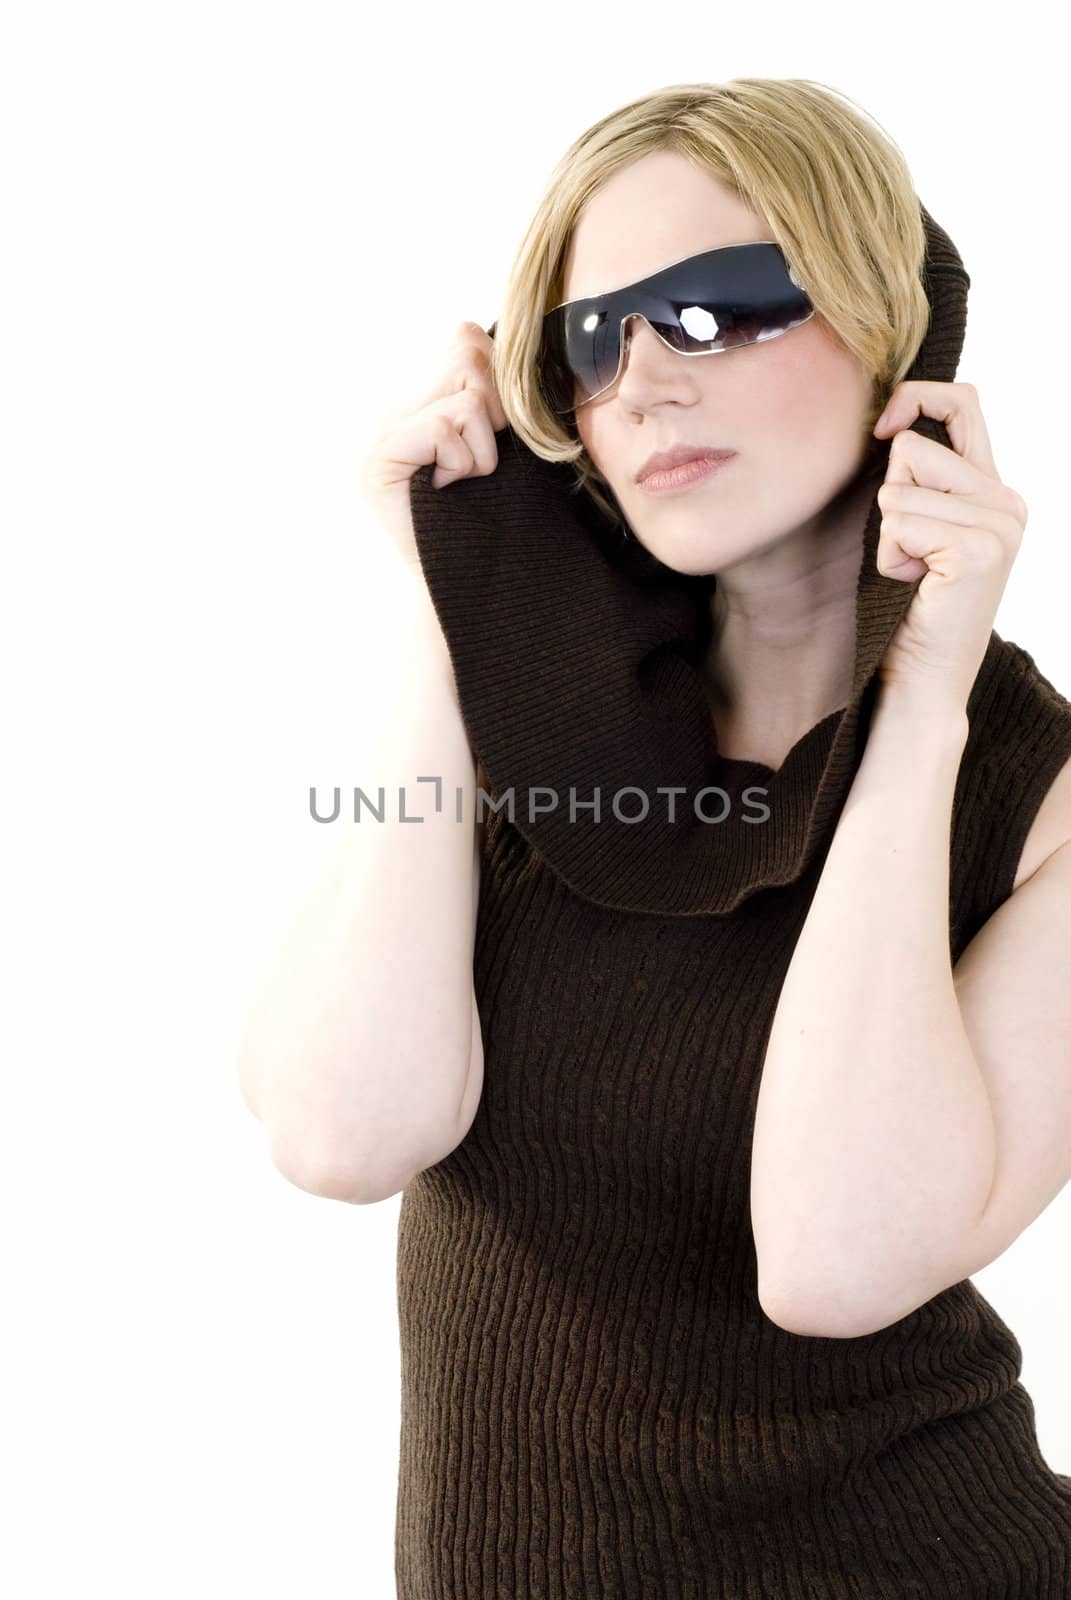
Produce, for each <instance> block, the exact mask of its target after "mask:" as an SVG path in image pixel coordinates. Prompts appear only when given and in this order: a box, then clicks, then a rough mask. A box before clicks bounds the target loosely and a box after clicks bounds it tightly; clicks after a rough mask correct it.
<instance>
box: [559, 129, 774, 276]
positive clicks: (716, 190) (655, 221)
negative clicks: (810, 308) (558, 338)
mask: <svg viewBox="0 0 1071 1600" xmlns="http://www.w3.org/2000/svg"><path fill="white" fill-rule="evenodd" d="M758 239H767V240H772V239H773V233H772V232H771V230H770V227H769V224H768V223H767V222H766V221H765V219H764V218H763V217H761V216H759V215H758V214H757V213H756V212H755V211H753V210H752V208H751V207H750V206H749V205H748V204H747V202H746V201H745V200H744V199H743V198H742V197H741V196H740V195H738V194H737V193H736V192H735V190H734V189H732V188H731V187H730V186H729V185H728V184H726V183H725V182H723V180H722V179H720V178H719V177H717V176H716V175H715V174H714V173H713V172H710V171H708V170H706V169H705V168H701V167H699V166H697V165H696V164H695V163H694V162H692V161H689V160H687V159H686V158H685V157H683V156H680V155H677V154H675V153H670V152H667V151H658V152H655V153H653V154H650V155H647V156H645V157H643V158H642V159H640V160H638V161H635V162H633V163H632V164H631V165H629V166H627V167H623V168H621V169H619V170H618V171H617V172H615V173H613V174H612V175H611V176H610V177H609V178H608V179H607V180H606V181H605V182H604V183H603V185H602V186H601V187H600V188H599V189H598V190H597V191H596V192H595V193H594V194H593V195H591V196H590V197H589V199H588V200H587V201H586V203H585V204H584V206H583V207H582V209H581V211H580V213H579V215H578V216H577V218H576V221H575V223H574V224H573V230H572V234H571V235H570V239H569V245H568V249H567V251H566V254H565V259H564V262H563V271H562V294H561V297H560V298H561V299H563V300H580V299H587V298H588V297H589V296H594V295H599V294H606V293H609V292H610V291H611V290H613V289H617V288H624V287H625V286H626V285H627V284H630V283H636V282H638V281H639V280H640V279H642V278H649V277H651V276H652V275H653V274H654V273H656V272H660V271H661V270H662V269H663V268H664V267H668V266H670V265H671V264H672V263H673V262H675V261H682V260H684V259H685V258H686V257H688V256H694V255H699V254H701V253H702V252H704V251H707V250H718V249H721V248H722V247H723V246H725V245H735V244H749V243H751V242H752V241H753V240H758Z"/></svg>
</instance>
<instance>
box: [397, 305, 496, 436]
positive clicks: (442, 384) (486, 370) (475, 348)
mask: <svg viewBox="0 0 1071 1600" xmlns="http://www.w3.org/2000/svg"><path fill="white" fill-rule="evenodd" d="M491 351H492V341H491V339H490V338H488V336H487V334H486V333H485V332H484V330H483V329H482V328H480V327H477V325H476V324H475V323H472V322H466V323H463V324H462V332H460V333H459V334H458V337H457V338H456V339H455V341H454V343H453V344H452V345H451V346H450V348H449V351H448V353H447V355H446V358H445V360H444V361H443V363H442V366H441V368H440V370H439V375H438V377H437V378H436V379H435V380H434V382H433V383H432V384H431V386H430V388H427V389H425V390H423V391H422V392H421V394H420V395H419V396H418V397H417V398H416V400H414V401H413V408H414V409H421V408H423V407H424V406H429V405H431V404H432V403H433V402H434V401H436V400H443V399H445V398H446V397H447V395H451V394H457V393H459V392H460V391H461V390H462V389H476V390H478V391H479V393H480V394H482V395H483V397H484V401H485V403H486V406H487V413H488V416H489V417H490V418H491V424H492V427H493V429H494V431H495V432H496V433H498V432H500V431H501V429H503V428H504V427H505V426H506V414H505V411H504V410H503V408H502V401H501V398H500V396H499V393H498V389H497V387H496V385H495V382H494V378H493V375H492V371H491Z"/></svg>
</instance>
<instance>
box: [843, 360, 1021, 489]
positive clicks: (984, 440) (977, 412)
mask: <svg viewBox="0 0 1071 1600" xmlns="http://www.w3.org/2000/svg"><path fill="white" fill-rule="evenodd" d="M920 414H921V415H923V416H927V417H932V418H933V419H934V420H935V421H937V422H943V423H944V425H945V427H946V429H947V430H948V437H949V440H950V441H951V444H952V449H953V450H954V451H955V453H956V454H957V455H958V456H961V457H962V458H963V460H965V461H969V462H970V463H971V465H972V466H974V467H976V468H977V469H978V471H979V472H982V473H984V474H985V475H986V476H987V477H990V478H996V480H997V482H998V483H999V482H1000V474H999V473H998V472H997V468H996V463H995V462H994V460H993V450H992V446H991V444H990V440H989V429H988V428H987V427H986V423H985V418H984V417H983V415H982V406H981V401H980V400H979V398H978V391H977V389H976V388H975V387H974V385H973V383H937V382H928V381H923V380H919V381H913V382H910V383H907V382H905V383H899V384H897V386H896V388H895V389H894V390H893V392H892V395H891V397H890V399H889V403H888V405H887V406H886V407H885V410H884V411H883V412H882V414H881V416H880V417H879V418H878V420H877V422H876V423H875V424H874V432H875V434H877V435H878V436H879V437H886V436H888V435H889V434H891V433H896V432H898V431H899V430H900V429H901V428H910V426H911V424H912V423H913V422H914V420H915V418H916V417H917V416H919V415H920ZM918 437H920V438H921V437H922V435H921V434H920V435H919V436H918ZM928 442H931V443H932V441H928Z"/></svg>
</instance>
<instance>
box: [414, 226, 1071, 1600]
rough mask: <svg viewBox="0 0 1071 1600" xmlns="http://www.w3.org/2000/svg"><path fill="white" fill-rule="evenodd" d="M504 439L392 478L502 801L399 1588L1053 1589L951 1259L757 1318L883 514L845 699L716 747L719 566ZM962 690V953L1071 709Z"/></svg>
mask: <svg viewBox="0 0 1071 1600" xmlns="http://www.w3.org/2000/svg"><path fill="white" fill-rule="evenodd" d="M921 209H922V216H923V220H924V223H925V227H926V235H927V257H926V264H925V283H926V289H927V294H928V296H929V299H930V305H931V310H932V315H931V321H930V327H929V330H928V332H927V334H926V337H925V340H924V343H923V345H922V348H921V349H920V351H919V354H918V357H917V359H916V361H915V363H914V365H913V367H912V369H911V371H910V372H909V373H908V377H909V378H934V379H938V380H943V381H952V380H953V379H954V377H955V373H956V367H957V363H958V360H959V356H960V351H961V346H962V339H963V332H964V327H965V321H966V291H967V287H968V284H969V278H968V276H967V273H966V271H965V270H964V267H963V263H962V261H961V260H960V257H959V255H958V253H957V251H956V249H955V247H954V246H953V244H952V242H951V241H950V239H949V238H948V236H947V235H946V234H945V233H944V231H943V230H942V229H941V228H940V227H939V226H938V225H937V224H936V223H935V222H934V221H933V219H932V218H931V217H930V216H929V214H928V212H926V210H925V208H921ZM913 426H914V427H915V428H916V430H917V431H919V432H921V433H923V434H925V435H927V436H929V437H932V438H936V439H937V440H939V442H941V443H943V444H948V443H949V440H948V435H947V433H946V432H945V430H944V428H943V426H942V425H941V424H940V423H936V422H933V421H932V420H931V419H929V418H925V417H920V418H919V419H917V421H916V422H915V423H914V424H913ZM496 444H497V447H498V455H499V460H498V466H497V468H496V470H495V472H494V473H493V474H491V475H490V476H488V477H482V478H471V479H462V480H459V481H458V482H456V483H454V484H451V485H450V486H449V487H448V488H447V489H446V490H443V491H438V490H434V489H432V487H431V476H432V471H433V469H432V468H431V467H423V468H421V469H420V470H419V471H417V472H416V473H415V474H414V476H413V478H412V481H411V507H412V513H413V522H414V528H415V532H416V538H417V545H418V550H419V554H420V559H421V562H422V566H423V570H424V574H425V578H426V580H427V583H428V586H429V589H430V592H431V595H432V598H433V601H434V604H435V607H436V610H437V613H438V616H439V619H440V622H441V624H442V627H443V630H444V633H445V636H446V639H447V642H448V646H449V649H450V654H451V659H452V662H453V666H454V670H455V676H456V680H457V685H458V693H459V703H460V705H461V709H462V715H463V717H464V720H465V724H466V727H467V729H468V732H469V735H470V738H471V741H472V746H473V749H474V751H475V752H476V755H477V757H478V760H479V764H480V768H481V781H482V782H483V783H484V786H485V788H487V789H488V791H489V793H490V794H491V797H492V807H491V809H490V811H489V813H488V815H487V826H486V831H485V836H484V840H483V846H482V881H481V886H480V895H479V906H478V916H477V924H476V937H475V948H474V956H473V971H474V985H475V992H476V997H477V1003H478V1007H479V1014H480V1022H481V1028H482V1034H483V1044H484V1084H483V1093H482V1097H481V1100H480V1104H479V1107H478V1110H477V1112H476V1116H475V1120H474V1121H473V1124H472V1127H471V1129H470V1130H469V1132H468V1134H467V1135H466V1137H465V1138H464V1139H463V1140H462V1142H461V1143H460V1144H459V1145H458V1146H457V1148H456V1149H455V1150H453V1151H452V1152H451V1154H450V1155H449V1156H447V1157H446V1159H444V1160H443V1161H441V1162H439V1163H438V1164H437V1165H435V1166H433V1167H430V1168H428V1169H426V1170H424V1171H422V1172H420V1173H418V1174H417V1176H416V1177H415V1178H413V1179H412V1181H411V1182H410V1183H409V1184H408V1186H407V1187H406V1189H405V1190H404V1192H403V1195H402V1203H401V1210H400V1214H399V1230H398V1256H397V1289H398V1312H399V1331H400V1338H401V1357H402V1395H401V1436H400V1472H399V1483H398V1498H397V1522H396V1537H395V1552H396V1560H395V1567H396V1576H397V1585H398V1588H397V1593H398V1597H399V1600H492V1597H495V1600H641V1597H642V1600H656V1597H657V1600H686V1597H687V1600H707V1597H709V1600H715V1597H717V1600H765V1597H767V1596H768V1597H770V1600H774V1597H776V1600H849V1597H851V1600H908V1597H918V1600H923V1597H925V1600H952V1597H956V1600H983V1597H986V1600H990V1597H991V1600H997V1597H1001V1600H1004V1597H1006V1600H1012V1597H1013V1596H1014V1597H1015V1600H1026V1597H1027V1596H1029V1597H1030V1600H1057V1596H1060V1597H1062V1600H1066V1597H1068V1596H1071V1477H1067V1476H1062V1475H1059V1474H1057V1473H1055V1472H1054V1471H1053V1470H1052V1469H1051V1468H1050V1466H1049V1465H1048V1463H1047V1462H1046V1461H1045V1460H1044V1459H1043V1457H1042V1454H1041V1452H1040V1449H1039V1446H1038V1440H1037V1435H1036V1431H1035V1417H1034V1407H1033V1403H1032V1401H1031V1399H1030V1396H1029V1394H1028V1393H1027V1391H1026V1390H1025V1389H1024V1387H1023V1386H1022V1384H1021V1383H1020V1381H1019V1377H1020V1373H1021V1367H1022V1351H1021V1348H1020V1346H1019V1344H1018V1342H1017V1340H1016V1338H1015V1335H1014V1334H1013V1333H1012V1332H1011V1330H1010V1329H1009V1328H1008V1327H1007V1326H1006V1324H1005V1323H1004V1322H1003V1321H1002V1320H1001V1318H1000V1317H999V1316H998V1315H997V1313H996V1311H995V1310H994V1308H993V1307H992V1306H991V1305H990V1304H989V1303H988V1301H986V1300H985V1299H984V1297H983V1296H982V1295H981V1294H980V1293H979V1292H978V1291H977V1290H976V1289H975V1287H974V1286H973V1284H972V1283H971V1282H970V1280H969V1279H968V1280H965V1281H963V1282H962V1283H959V1284H956V1285H955V1286H953V1287H952V1288H949V1289H947V1290H945V1291H944V1292H943V1293H941V1294H939V1295H937V1296H936V1297H935V1298H934V1299H932V1300H931V1301H929V1302H928V1303H927V1304H925V1305H923V1306H921V1307H919V1308H918V1309H917V1310H916V1311H914V1312H913V1313H911V1314H910V1315H909V1316H906V1317H904V1318H902V1319H901V1320H900V1321H898V1322H896V1323H894V1324H893V1325H892V1326H890V1327H887V1328H884V1329H882V1330H881V1331H880V1332H878V1333H875V1334H872V1335H869V1336H865V1337H861V1338H848V1339H845V1338H818V1337H802V1336H797V1335H793V1334H791V1333H788V1332H786V1331H785V1330H783V1329H781V1328H780V1327H779V1326H777V1325H776V1324H774V1323H773V1322H771V1321H770V1319H769V1318H768V1317H767V1316H766V1315H765V1314H764V1312H763V1310H762V1308H761V1306H760V1305H759V1301H758V1294H757V1268H756V1256H755V1248H754V1241H753V1237H752V1232H751V1227H750V1218H749V1182H750V1173H749V1151H750V1144H751V1133H752V1130H753V1122H754V1111H755V1103H756V1096H757V1092H758V1086H759V1080H760V1077H761V1069H762V1063H763V1058H764V1053H765V1048H766V1042H767V1037H768V1032H769V1028H770V1025H771V1023H772V1020H773V1013H774V1010H775V1007H776V1003H777V999H778V996H779V992H780V988H781V984H782V982H783V979H784V976H785V973H786V970H787V967H788V963H789V961H790V959H791V955H792V951H793V948H794V945H795V942H796V940H797V938H798V935H799V933H800V930H801V928H802V925H803V922H804V919H805V917H806V914H807V909H808V905H809V903H810V900H811V898H812V896H813V894H814V891H815V888H816V887H817V882H818V878H819V876H820V874H821V869H822V863H823V860H824V857H825V854H826V852H827V850H828V848H829V844H830V842H831V838H832V834H833V831H834V830H835V827H836V823H837V818H838V816H839V814H840V810H841V808H842V806H843V803H844V800H845V797H846V795H847V792H848V790H849V788H850V786H851V783H852V780H853V778H854V775H855V772H856V770H857V768H858V765H859V760H860V758H861V754H862V750H863V747H864V744H865V740H866V731H867V727H868V724H869V720H870V717H871V713H872V710H873V702H874V697H875V691H876V687H877V681H876V668H877V665H878V663H879V662H880V660H881V657H882V654H883V652H884V650H885V647H886V645H887V644H888V642H889V640H890V639H891V637H892V635H893V633H894V631H895V629H896V626H897V624H898V623H899V621H900V619H901V617H902V616H903V614H904V612H905V610H906V608H907V606H908V604H909V603H910V600H911V598H912V596H913V594H914V592H915V589H916V588H917V582H916V583H915V584H903V583H899V582H897V581H895V580H893V579H887V578H885V577H883V576H882V575H881V574H880V573H879V572H878V571H877V569H876V566H875V554H876V549H877V536H878V527H879V523H880V520H881V511H880V507H879V506H878V504H877V501H876V500H875V501H874V503H873V505H872V507H871V509H870V511H869V513H868V516H867V520H866V524H865V529H864V532H863V536H862V537H863V546H864V549H863V559H862V563H861V568H860V573H859V580H858V591H857V625H856V652H855V672H854V682H853V690H852V695H851V699H850V701H849V703H848V705H847V706H845V707H842V708H841V709H840V710H838V711H836V712H834V713H832V714H831V715H830V716H828V717H825V718H824V719H823V720H822V721H820V722H819V723H817V724H816V725H815V726H814V727H812V728H811V729H810V730H809V732H808V733H807V734H805V735H804V736H803V737H802V738H801V739H799V740H798V741H797V743H796V744H795V745H794V746H793V747H792V749H791V750H790V752H789V754H788V756H787V757H786V759H785V761H784V762H783V763H782V765H781V766H780V767H779V768H777V769H776V770H773V769H771V768H770V767H767V766H764V765H762V764H761V763H758V762H751V761H740V760H736V759H729V758H725V757H722V756H721V755H720V754H719V751H718V748H717V741H716V736H715V730H714V727H713V722H712V717H711V714H710V710H709V707H708V702H707V699H706V695H705V693H704V690H703V686H702V681H701V677H700V673H699V666H700V662H701V660H702V655H703V651H704V647H705V645H706V643H707V641H708V638H709V626H710V594H711V590H712V587H713V585H714V583H715V581H716V580H715V579H713V578H711V577H710V576H709V575H708V576H705V577H702V578H698V579H697V578H694V577H691V576H687V575H681V574H679V573H676V572H674V571H671V570H670V569H668V568H666V567H665V566H663V565H662V564H661V563H659V562H658V561H657V560H656V559H655V558H654V557H653V556H651V555H650V553H649V552H647V551H646V550H645V548H644V547H643V546H642V545H640V544H638V542H636V541H629V542H624V543H623V542H622V541H621V538H620V534H619V532H615V531H614V530H613V529H611V528H610V527H609V526H608V525H607V523H606V521H605V519H603V518H602V516H601V513H600V512H599V511H598V509H597V508H596V507H595V506H594V503H593V502H592V501H591V500H590V497H588V496H586V495H584V494H582V493H577V492H576V488H575V484H576V479H575V474H574V469H573V467H572V465H571V464H569V463H548V462H546V461H544V460H542V458H539V457H537V456H536V455H534V454H533V453H532V452H531V451H530V450H529V449H528V448H527V447H526V446H524V445H523V444H522V442H521V440H520V439H519V438H518V437H517V435H516V434H515V433H514V432H513V431H512V430H511V429H510V428H508V427H507V428H506V429H504V430H502V431H500V432H499V433H498V434H497V435H496ZM880 447H881V448H883V449H885V450H887V449H888V442H887V441H886V442H884V443H883V444H882V445H881V446H880ZM967 712H968V719H969V734H968V737H967V741H966V744H965V748H964V753H963V757H962V761H961V766H960V770H959V775H958V779H957V783H956V789H955V800H954V806H953V813H952V829H951V839H950V848H951V861H950V877H951V882H950V897H949V899H950V903H949V949H950V954H951V959H952V961H953V963H954V962H955V961H957V960H958V959H959V956H960V955H961V953H962V952H963V950H964V949H965V947H966V946H967V944H968V943H969V942H970V940H971V938H972V937H973V936H974V934H975V933H976V932H977V931H978V929H979V928H980V927H981V926H982V925H983V923H984V922H985V921H986V920H987V919H988V918H989V917H990V916H992V914H993V912H994V911H996V909H997V907H998V906H999V905H1000V904H1001V903H1002V902H1003V901H1004V900H1005V899H1006V898H1007V897H1008V895H1009V894H1010V893H1011V891H1012V884H1013V881H1014V877H1015V872H1016V868H1017V865H1018V862H1019V858H1020V854H1021V851H1022V846H1023V842H1024V840H1025V838H1026V835H1027V832H1028V830H1029V828H1030V825H1031V823H1032V821H1033V819H1034V817H1035V815H1036V813H1037V810H1038V807H1039V805H1040V803H1041V800H1042V798H1043V796H1044V794H1045V792H1046V790H1047V789H1048V787H1049V786H1050V784H1051V783H1052V781H1053V779H1054V777H1055V776H1056V774H1057V772H1058V771H1059V769H1060V767H1061V766H1062V765H1063V763H1064V762H1065V761H1066V760H1067V759H1068V758H1069V757H1071V704H1069V702H1068V701H1067V700H1066V699H1065V698H1064V697H1063V696H1062V695H1061V694H1059V693H1058V692H1057V690H1056V689H1055V688H1054V687H1053V686H1052V684H1051V683H1049V682H1048V680H1047V679H1046V678H1045V677H1044V676H1043V675H1042V674H1041V672H1040V671H1039V670H1038V668H1037V666H1036V664H1035V662H1034V660H1033V658H1032V657H1031V655H1030V654H1029V653H1028V652H1027V651H1026V650H1024V649H1022V648H1021V647H1020V646H1018V645H1016V644H1013V643H1010V642H1008V641H1006V640H1004V639H1002V638H1000V636H999V635H998V634H997V633H996V632H995V631H994V632H993V634H992V636H991V639H990V642H989V645H988V648H987V651H986V654H985V657H984V660H983V662H982V665H981V668H980V670H979V672H978V675H977V679H976V681H975V683H974V686H973V689H972V692H971V695H970V700H969V703H968V707H967ZM571 791H573V793H572V794H571ZM666 791H672V792H673V794H674V795H675V800H674V802H673V803H674V805H675V810H674V811H673V812H672V813H671V812H670V810H669V806H670V803H671V801H670V795H669V794H668V793H667V792H666ZM596 792H598V795H599V800H600V808H599V811H598V813H596V812H595V810H594V808H593V801H594V799H595V797H596ZM511 794H512V798H513V804H512V808H511V807H510V804H509V798H510V795H511ZM571 799H575V802H576V804H575V807H574V809H573V814H572V815H571V814H570V800H571ZM767 808H768V809H767ZM719 819H720V820H719Z"/></svg>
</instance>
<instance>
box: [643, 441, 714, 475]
mask: <svg viewBox="0 0 1071 1600" xmlns="http://www.w3.org/2000/svg"><path fill="white" fill-rule="evenodd" d="M735 454H736V452H735V451H734V450H723V449H716V448H714V447H713V446H708V445H701V444H675V445H674V446H673V448H672V450H656V451H655V453H654V455H653V456H648V458H647V460H646V461H645V462H644V463H643V466H642V467H641V468H640V470H639V472H637V474H636V482H637V483H642V482H643V481H644V479H645V478H648V477H650V475H651V473H653V472H668V471H669V470H670V469H671V468H673V467H683V466H686V465H687V463H688V462H689V461H714V460H727V459H728V458H729V457H730V456H733V455H735Z"/></svg>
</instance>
